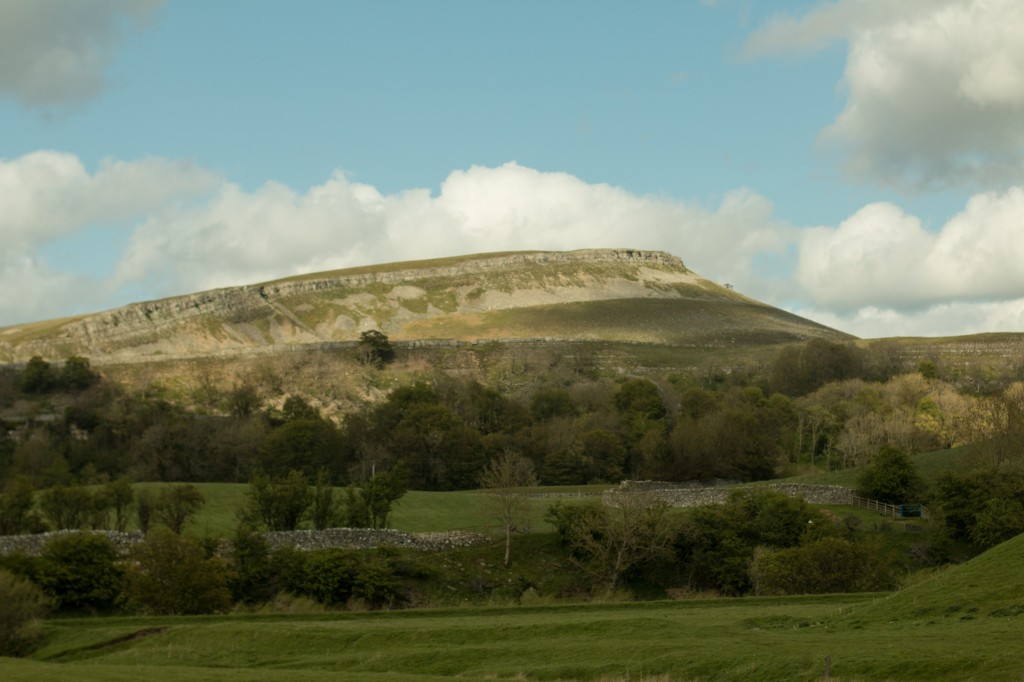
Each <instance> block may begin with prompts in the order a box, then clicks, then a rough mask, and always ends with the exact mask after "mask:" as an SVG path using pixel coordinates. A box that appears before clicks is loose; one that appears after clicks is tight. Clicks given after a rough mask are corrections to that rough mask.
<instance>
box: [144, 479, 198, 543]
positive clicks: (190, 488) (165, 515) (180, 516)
mask: <svg viewBox="0 0 1024 682" xmlns="http://www.w3.org/2000/svg"><path fill="white" fill-rule="evenodd" d="M205 502H206V499H205V498H204V497H203V494H202V493H201V492H199V489H198V488H196V487H195V486H194V485H191V484H186V485H172V486H170V487H168V488H164V489H163V490H161V491H160V497H159V498H158V502H157V507H156V510H155V511H156V517H157V518H158V519H159V520H160V521H162V522H163V524H164V525H166V526H167V527H168V528H170V529H171V530H172V531H174V532H175V533H181V531H182V530H183V529H184V527H185V523H186V522H188V520H189V519H190V518H192V517H193V516H195V513H196V512H197V511H199V508H200V507H202V506H203V504H204V503H205Z"/></svg>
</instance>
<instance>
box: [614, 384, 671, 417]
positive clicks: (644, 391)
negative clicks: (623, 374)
mask: <svg viewBox="0 0 1024 682" xmlns="http://www.w3.org/2000/svg"><path fill="white" fill-rule="evenodd" d="M615 407H616V408H618V410H619V412H621V413H623V414H624V415H630V416H635V417H637V418H641V419H655V420H657V419H664V418H665V404H664V403H663V402H662V400H661V392H660V391H658V387H657V386H656V385H655V384H654V382H653V381H649V380H648V379H629V380H627V381H626V382H625V383H623V384H622V386H620V387H619V390H618V392H617V393H616V394H615Z"/></svg>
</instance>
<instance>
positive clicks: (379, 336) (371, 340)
mask: <svg viewBox="0 0 1024 682" xmlns="http://www.w3.org/2000/svg"><path fill="white" fill-rule="evenodd" d="M358 357H359V360H360V362H362V363H363V364H364V365H372V366H374V367H383V366H384V365H386V364H388V363H389V362H391V361H392V360H394V359H395V349H394V348H393V347H392V346H391V341H390V340H389V339H388V337H387V335H385V334H384V333H383V332H381V331H379V330H377V329H370V330H368V331H365V332H363V333H362V334H360V335H359V345H358Z"/></svg>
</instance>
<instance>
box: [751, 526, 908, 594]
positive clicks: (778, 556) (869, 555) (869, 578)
mask: <svg viewBox="0 0 1024 682" xmlns="http://www.w3.org/2000/svg"><path fill="white" fill-rule="evenodd" d="M750 573H751V577H752V579H753V583H754V588H755V592H756V593H757V594H761V595H776V594H826V593H835V592H866V591H870V590H889V589H892V588H893V587H895V586H896V574H895V571H894V570H893V568H892V565H891V564H890V562H888V561H886V558H885V557H884V556H882V555H881V553H880V552H878V551H876V550H874V549H873V548H871V547H868V546H867V545H864V544H858V543H853V542H850V541H849V540H844V539H842V538H835V537H829V538H821V539H820V540H815V541H814V542H810V543H808V544H806V545H801V546H799V547H790V548H788V549H780V550H777V551H772V550H770V549H767V548H764V547H759V548H758V549H757V551H756V552H755V553H754V561H753V563H752V564H751V568H750Z"/></svg>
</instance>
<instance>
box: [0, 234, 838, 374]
mask: <svg viewBox="0 0 1024 682" xmlns="http://www.w3.org/2000/svg"><path fill="white" fill-rule="evenodd" d="M626 299H647V300H651V299H661V300H665V299H677V300H684V299H685V300H707V301H716V302H722V303H742V304H744V305H752V306H759V307H760V308H763V309H766V310H774V309H770V308H769V307H768V306H763V304H759V303H757V302H756V301H752V300H751V299H747V298H745V297H743V296H740V295H739V294H736V293H735V292H733V291H731V290H730V289H728V288H726V287H722V286H719V285H717V284H714V283H713V282H710V281H708V280H705V279H703V278H701V277H699V276H698V275H696V274H695V273H693V272H691V271H690V270H688V269H687V268H686V266H685V265H684V264H683V261H682V260H681V259H680V258H678V257H676V256H673V255H671V254H668V253H664V252H661V251H644V250H635V249H587V250H581V251H570V252H521V253H506V254H490V255H488V254H483V255H480V256H476V257H465V258H453V259H443V260H438V261H421V262H410V263H399V264H392V265H384V266H379V267H376V268H355V269H351V270H341V271H336V272H330V273H319V274H314V275H308V276H300V277H293V278H288V279H283V280H278V281H274V282H268V283H264V284H255V285H248V286H238V287H228V288H223V289H215V290H211V291H205V292H201V293H196V294H191V295H186V296H177V297H172V298H167V299H162V300H157V301H147V302H142V303H134V304H131V305H127V306H124V307H121V308H117V309H114V310H109V311H105V312H101V313H96V314H92V315H86V316H81V317H78V318H72V319H70V320H66V321H51V322H46V323H35V324H29V325H20V326H16V327H9V328H6V329H0V361H7V362H19V361H22V362H23V361H24V360H26V359H27V358H29V357H31V356H32V355H42V356H43V357H47V358H51V359H61V358H63V357H66V356H68V355H72V354H77V355H85V356H88V357H90V358H91V359H92V360H93V361H94V362H98V363H100V364H102V363H104V362H105V361H107V362H110V361H113V362H130V361H133V360H139V359H154V360H156V359H161V358H180V357H194V356H208V355H220V354H237V353H253V352H263V351H273V350H277V349H293V348H295V347H306V346H309V347H324V346H325V345H327V346H330V345H334V344H348V343H353V342H355V341H356V340H357V339H358V338H359V334H360V333H361V332H362V331H365V330H367V329H381V330H383V331H384V332H385V333H387V334H388V335H389V336H390V337H391V338H392V339H393V340H395V341H400V342H409V343H415V342H422V341H424V340H429V339H452V340H456V341H459V342H473V341H475V340H479V339H482V338H487V339H490V340H499V341H507V340H513V339H522V338H531V337H533V336H536V335H535V334H530V333H528V331H529V330H527V333H518V335H517V334H516V333H514V332H508V331H507V330H506V327H505V326H502V325H501V324H492V325H491V331H490V332H489V334H490V335H489V336H488V335H487V334H486V333H484V332H481V331H479V327H480V326H481V320H483V321H484V322H486V321H487V320H488V319H493V318H494V316H495V315H496V314H498V313H500V312H501V311H510V310H520V309H529V308H536V307H539V306H552V305H563V304H573V303H576V304H579V303H588V302H607V301H615V300H626ZM488 316H490V317H488ZM791 317H793V319H794V320H797V321H799V322H798V323H799V324H802V323H807V325H808V326H811V324H812V323H810V322H808V321H806V320H800V318H795V316H791ZM449 321H457V322H458V323H459V325H461V326H459V325H456V326H454V327H452V326H449V325H448V322H449ZM789 323H790V321H787V324H789ZM474 325H475V326H474ZM452 329H458V330H459V331H452ZM821 329H822V330H824V328H821ZM518 331H519V332H522V330H518ZM827 331H831V330H827ZM597 334H598V336H599V335H600V330H598V332H597ZM571 336H572V334H571V333H565V334H562V335H560V338H569V337H571ZM627 336H628V335H627ZM588 338H591V337H588ZM617 340H622V339H617ZM625 340H627V341H628V340H630V339H629V338H626V339H625ZM635 340H642V339H635Z"/></svg>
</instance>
